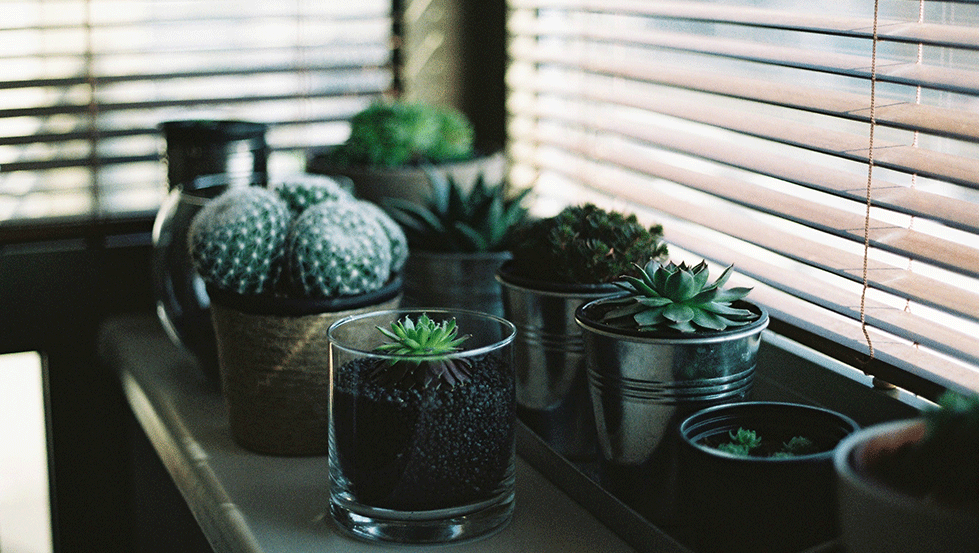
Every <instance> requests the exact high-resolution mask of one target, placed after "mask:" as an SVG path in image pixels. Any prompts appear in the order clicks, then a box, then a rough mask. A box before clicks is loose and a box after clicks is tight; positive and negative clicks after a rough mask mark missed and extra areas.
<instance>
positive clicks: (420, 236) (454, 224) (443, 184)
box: [384, 170, 531, 252]
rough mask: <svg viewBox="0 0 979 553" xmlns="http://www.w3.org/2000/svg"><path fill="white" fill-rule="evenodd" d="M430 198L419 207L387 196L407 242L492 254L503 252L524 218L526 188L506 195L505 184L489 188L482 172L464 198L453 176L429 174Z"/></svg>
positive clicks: (430, 248) (422, 247)
mask: <svg viewBox="0 0 979 553" xmlns="http://www.w3.org/2000/svg"><path fill="white" fill-rule="evenodd" d="M427 173H428V181H429V184H430V185H431V187H432V194H431V196H430V197H429V200H428V203H427V204H425V205H421V204H418V203H415V202H412V201H409V200H405V199H402V198H386V199H385V201H384V207H385V208H387V211H388V213H389V214H390V215H391V217H393V218H394V219H395V220H396V221H397V222H398V223H399V224H400V225H401V227H402V228H403V229H404V231H405V234H406V235H407V236H408V243H409V244H410V245H411V246H412V247H415V248H418V249H420V250H426V251H444V252H492V251H503V250H505V249H506V248H507V247H508V245H509V243H510V239H511V237H512V234H513V230H514V229H515V228H516V227H517V225H518V224H520V223H521V222H523V220H524V219H525V217H526V216H527V208H526V207H524V206H523V205H522V202H523V200H524V198H525V197H526V196H527V194H529V193H530V190H531V189H530V188H526V189H524V190H522V191H520V192H518V193H517V194H514V195H509V194H508V190H507V187H506V183H505V182H500V183H498V184H494V185H489V184H486V180H485V178H484V176H483V175H482V174H480V175H478V176H477V177H476V181H475V182H474V184H473V187H472V190H471V191H470V192H469V193H468V194H467V193H466V192H464V191H463V190H462V187H461V186H460V185H459V183H458V182H457V181H456V180H455V179H454V178H452V177H451V176H447V175H443V174H440V173H436V172H434V171H430V170H429V171H427Z"/></svg>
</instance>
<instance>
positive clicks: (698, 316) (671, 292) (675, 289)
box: [603, 260, 757, 332]
mask: <svg viewBox="0 0 979 553" xmlns="http://www.w3.org/2000/svg"><path fill="white" fill-rule="evenodd" d="M639 269H640V270H639V276H638V277H634V276H624V277H623V279H622V280H620V281H617V282H616V283H615V284H616V285H617V286H619V287H621V288H623V289H624V290H626V291H627V292H628V294H625V295H624V296H619V297H616V298H614V299H611V300H609V301H608V305H610V306H612V308H611V309H609V310H608V311H606V312H605V313H604V315H603V322H605V323H607V324H611V325H613V326H622V327H627V328H636V329H637V330H640V331H653V330H657V329H661V328H671V329H674V330H678V331H680V332H700V331H705V330H706V331H714V330H724V329H726V328H729V327H738V326H743V325H746V324H748V323H750V322H752V321H754V320H755V319H756V318H757V315H756V314H755V313H754V312H752V311H750V310H748V309H740V308H737V307H733V306H732V303H733V302H735V301H738V300H741V299H744V297H745V296H747V295H748V293H749V292H750V291H751V289H750V288H730V289H726V290H725V289H723V288H722V286H723V285H724V283H726V282H727V280H728V278H729V277H730V275H731V269H732V266H729V267H727V268H726V269H725V270H724V272H723V273H722V274H721V276H719V277H718V278H717V280H715V281H714V282H712V283H708V278H709V274H708V269H707V263H706V262H705V261H701V262H700V263H698V264H697V265H695V266H693V267H690V266H687V264H686V263H680V264H679V265H676V264H674V263H673V262H672V261H671V262H669V263H667V264H665V265H663V264H661V263H660V262H659V261H656V260H651V261H649V262H648V263H646V265H645V266H644V267H639Z"/></svg>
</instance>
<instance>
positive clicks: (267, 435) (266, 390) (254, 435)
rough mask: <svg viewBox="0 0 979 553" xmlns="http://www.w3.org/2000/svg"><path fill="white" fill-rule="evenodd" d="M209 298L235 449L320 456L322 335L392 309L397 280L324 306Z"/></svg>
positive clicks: (325, 353) (325, 357) (324, 417)
mask: <svg viewBox="0 0 979 553" xmlns="http://www.w3.org/2000/svg"><path fill="white" fill-rule="evenodd" d="M209 295H210V296H211V319H212V322H213V324H214V331H215V336H216V339H217V349H218V364H219V365H220V369H221V388H222V393H223V395H224V398H225V401H226V403H227V406H228V419H229V424H230V428H231V436H232V438H233V439H234V441H235V442H236V443H237V444H238V445H240V446H242V447H244V448H246V449H249V450H251V451H254V452H257V453H264V454H269V455H293V456H299V455H325V454H326V453H327V446H328V433H329V405H330V370H329V359H330V353H329V342H328V340H327V334H326V331H327V329H328V328H329V327H330V325H331V324H332V323H333V322H334V321H336V320H339V319H341V318H343V317H346V316H348V315H354V314H358V313H364V312H368V311H374V310H377V309H393V308H395V307H397V306H398V304H399V303H400V299H401V281H400V279H397V280H395V281H392V282H390V283H389V284H388V285H387V286H385V287H384V288H382V289H381V290H378V291H376V292H372V293H370V294H365V295H362V296H356V297H350V298H340V299H330V300H282V299H273V300H268V299H259V300H256V299H255V298H243V297H242V296H237V295H233V294H227V293H221V292H216V291H213V290H209Z"/></svg>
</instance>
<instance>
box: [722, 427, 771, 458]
mask: <svg viewBox="0 0 979 553" xmlns="http://www.w3.org/2000/svg"><path fill="white" fill-rule="evenodd" d="M727 434H728V438H730V441H728V442H724V443H722V444H720V445H718V446H717V449H718V450H720V451H723V452H725V453H730V454H731V455H739V456H742V457H747V456H748V455H750V454H751V451H752V450H753V449H756V448H758V447H759V446H760V445H761V438H759V437H758V435H757V434H756V433H755V431H754V430H745V429H744V428H738V431H737V432H735V431H733V430H732V431H730V432H728V433H727Z"/></svg>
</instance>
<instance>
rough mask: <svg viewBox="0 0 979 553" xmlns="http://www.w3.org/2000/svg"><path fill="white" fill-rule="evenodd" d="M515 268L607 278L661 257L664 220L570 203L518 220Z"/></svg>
mask: <svg viewBox="0 0 979 553" xmlns="http://www.w3.org/2000/svg"><path fill="white" fill-rule="evenodd" d="M513 244H514V245H513V247H512V248H511V251H512V252H513V262H512V267H513V269H512V270H513V273H514V274H515V275H519V276H523V277H526V278H533V279H536V280H547V281H552V282H558V283H568V284H602V283H610V282H613V281H614V280H616V279H618V278H620V277H621V276H622V275H624V274H635V271H636V267H637V266H642V265H643V264H645V263H646V262H647V261H649V260H650V259H664V258H665V257H666V255H667V246H666V243H665V242H664V241H663V227H662V225H654V226H651V227H648V228H647V227H644V226H643V225H641V224H640V223H639V221H638V219H637V217H636V216H635V214H630V215H625V214H622V213H619V212H617V211H606V210H604V209H601V208H599V207H597V206H595V205H594V204H584V205H579V206H568V207H566V208H564V209H563V210H562V211H561V212H560V213H558V214H557V215H555V216H554V217H549V218H545V219H536V220H533V221H528V222H526V223H524V224H522V225H521V226H520V227H519V228H518V229H517V231H516V232H515V235H514V241H513Z"/></svg>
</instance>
